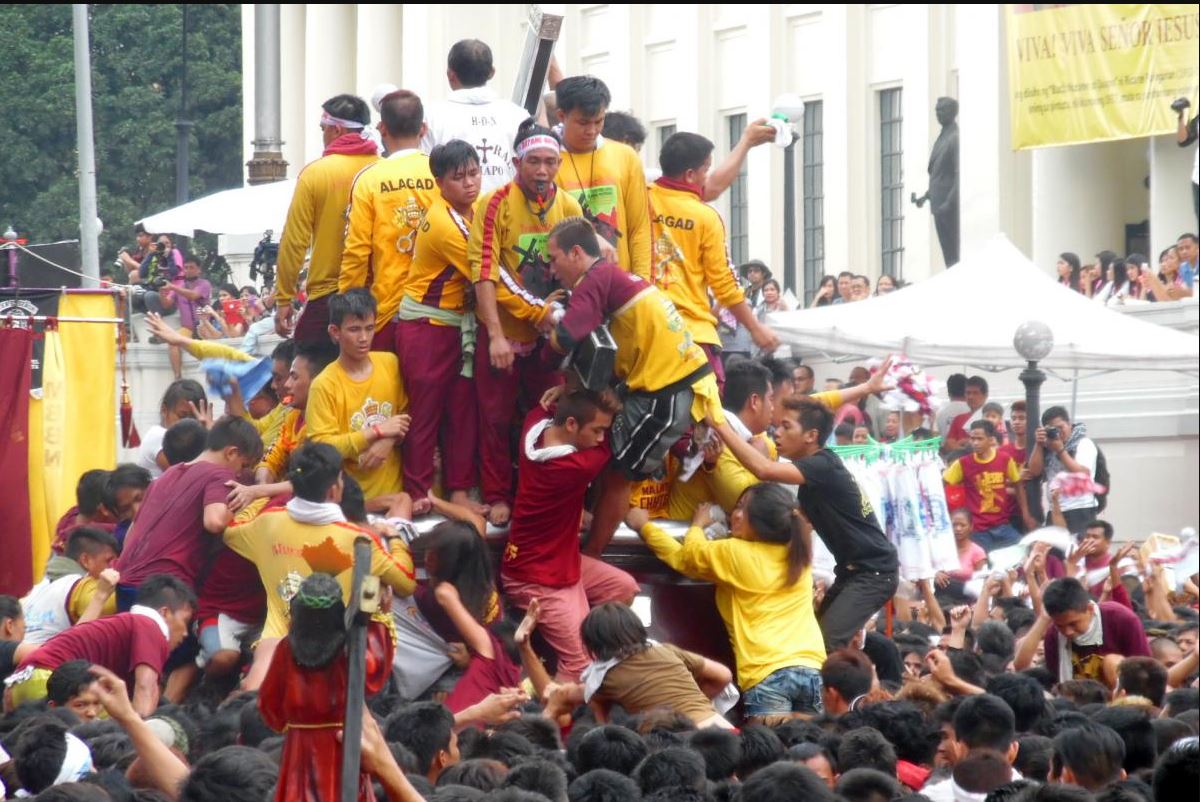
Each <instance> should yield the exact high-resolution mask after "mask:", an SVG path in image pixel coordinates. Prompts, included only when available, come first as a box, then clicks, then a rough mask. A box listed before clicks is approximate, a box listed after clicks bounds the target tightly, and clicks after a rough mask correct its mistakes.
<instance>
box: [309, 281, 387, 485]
mask: <svg viewBox="0 0 1200 802" xmlns="http://www.w3.org/2000/svg"><path fill="white" fill-rule="evenodd" d="M328 336H330V337H331V338H333V340H334V341H335V342H336V343H337V344H338V349H339V351H338V358H337V360H336V361H335V362H333V364H331V365H330V366H329V367H328V368H326V369H325V370H324V371H322V372H321V375H320V376H318V377H317V378H316V380H315V381H313V383H312V387H310V388H309V392H308V406H307V407H306V408H305V412H304V417H305V421H306V425H307V426H308V438H309V439H310V440H311V441H313V442H315V443H328V444H329V445H331V446H333V447H334V448H336V449H337V451H338V453H339V454H341V455H342V459H343V460H345V468H346V473H348V474H350V475H351V476H353V477H354V478H355V479H357V480H358V483H359V484H360V485H362V490H363V496H364V498H366V499H367V500H368V501H369V500H370V499H372V498H375V497H377V496H385V495H389V494H391V493H395V492H397V491H398V490H400V454H399V452H398V451H397V446H398V445H399V444H400V442H401V441H402V440H403V439H404V435H405V434H407V433H408V424H409V416H408V415H406V414H403V413H404V412H405V411H406V410H407V409H408V397H407V396H406V395H405V394H404V385H403V383H402V382H401V380H400V362H399V360H397V359H396V355H395V354H389V353H386V352H382V351H372V350H371V341H372V340H373V339H374V337H375V299H374V298H373V297H372V296H371V293H370V292H368V291H367V290H366V289H362V288H360V289H356V290H350V291H349V292H344V293H340V294H338V295H335V296H333V297H332V298H331V299H330V301H329V335H328Z"/></svg>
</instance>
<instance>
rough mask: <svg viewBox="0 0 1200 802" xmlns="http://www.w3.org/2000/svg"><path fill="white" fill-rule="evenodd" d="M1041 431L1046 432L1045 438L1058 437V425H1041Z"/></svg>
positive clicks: (1053, 438)
mask: <svg viewBox="0 0 1200 802" xmlns="http://www.w3.org/2000/svg"><path fill="white" fill-rule="evenodd" d="M1042 431H1043V432H1045V433H1046V439H1047V440H1057V439H1058V427H1057V426H1043V427H1042Z"/></svg>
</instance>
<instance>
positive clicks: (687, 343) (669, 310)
mask: <svg viewBox="0 0 1200 802" xmlns="http://www.w3.org/2000/svg"><path fill="white" fill-rule="evenodd" d="M655 294H656V295H657V296H658V300H659V303H661V304H662V307H663V313H664V316H665V317H666V319H667V330H668V331H673V332H675V333H677V334H682V335H683V336H682V338H681V339H680V342H679V348H678V350H679V356H680V357H681V358H685V357H687V353H688V351H690V350H691V349H692V346H693V345H694V344H695V343H694V341H693V340H692V333H691V332H690V331H688V329H687V325H686V324H685V323H684V322H683V316H682V315H680V314H679V310H678V309H676V308H675V304H674V303H672V302H671V299H670V298H668V297H667V296H666V294H665V293H661V292H659V293H655Z"/></svg>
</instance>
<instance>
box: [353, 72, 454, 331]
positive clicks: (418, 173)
mask: <svg viewBox="0 0 1200 802" xmlns="http://www.w3.org/2000/svg"><path fill="white" fill-rule="evenodd" d="M379 116H380V122H379V133H380V135H381V136H382V137H383V146H384V147H385V148H386V149H387V154H388V155H387V158H385V159H383V160H381V161H377V162H375V163H374V164H371V165H369V166H367V167H365V168H363V171H362V172H361V173H359V174H358V176H357V177H356V178H355V179H354V186H353V188H352V189H351V191H350V208H349V209H348V210H347V213H346V214H347V222H346V246H345V249H344V250H343V251H342V270H341V273H340V274H339V275H338V285H337V286H338V292H345V291H346V290H349V289H353V288H354V287H366V286H370V288H371V294H372V295H374V296H375V303H376V304H378V306H379V314H378V316H377V318H376V321H377V325H376V327H375V342H374V343H373V344H372V346H371V347H372V348H373V349H374V350H376V351H391V352H392V353H394V354H395V353H399V346H398V344H397V341H396V319H395V318H396V310H398V309H399V308H400V299H401V297H403V295H404V280H405V277H406V276H407V275H408V269H409V265H410V264H412V259H413V251H414V247H415V243H416V238H417V230H418V229H419V228H420V226H421V221H422V220H423V219H424V218H425V212H426V210H428V209H429V206H430V204H432V203H433V201H434V199H435V198H437V190H436V189H435V188H434V185H433V183H434V182H433V174H432V173H430V172H429V157H428V156H426V155H425V154H424V153H422V152H421V151H420V150H418V146H419V145H420V144H421V137H422V135H424V133H425V122H424V120H425V109H424V107H423V106H422V105H421V98H419V97H417V96H416V95H414V94H413V93H412V92H409V91H407V90H404V89H399V90H397V91H395V92H392V93H391V94H390V95H387V96H385V97H384V98H383V100H381V101H380V103H379Z"/></svg>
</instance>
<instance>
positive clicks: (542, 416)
mask: <svg viewBox="0 0 1200 802" xmlns="http://www.w3.org/2000/svg"><path fill="white" fill-rule="evenodd" d="M613 412H615V404H614V403H613V401H612V400H611V398H609V397H607V396H602V395H599V394H597V393H592V392H589V391H586V390H573V391H568V392H566V393H565V394H563V395H562V396H561V397H560V398H559V399H558V404H557V406H556V407H555V410H554V413H553V416H552V415H551V414H550V413H549V412H547V411H546V410H544V409H542V408H541V407H538V408H536V409H534V410H533V411H532V412H530V413H529V415H528V417H526V419H525V427H524V430H523V431H522V433H521V440H520V443H519V448H520V460H521V461H520V470H519V472H518V474H517V477H518V478H517V500H516V504H515V505H514V507H513V515H512V525H511V526H510V528H509V531H508V545H507V546H506V547H505V549H504V557H503V558H502V559H501V562H500V578H501V581H502V582H503V585H504V592H505V594H507V596H508V597H509V599H510V600H512V601H513V603H515V604H516V606H518V607H521V608H527V607H528V606H529V603H530V602H531V601H533V600H534V599H537V600H538V601H539V603H540V607H541V614H540V616H539V619H538V629H539V630H540V631H541V632H542V634H543V636H545V638H546V641H547V642H548V643H549V644H550V645H551V646H552V647H553V648H554V650H555V652H557V653H558V672H557V677H558V679H559V680H577V679H578V678H579V674H580V672H581V671H583V669H584V668H585V667H586V666H587V664H588V656H587V652H586V651H585V650H584V648H583V640H582V638H581V637H580V635H579V626H580V624H582V623H583V619H584V617H585V616H586V615H587V613H588V610H589V609H591V607H593V606H595V605H597V604H603V603H604V602H608V601H622V602H625V603H626V604H628V603H629V602H631V601H632V600H633V597H634V596H635V595H636V594H637V592H638V585H637V583H636V582H635V581H634V580H633V577H631V576H630V575H629V574H627V573H625V572H624V571H622V570H620V569H619V568H613V567H612V566H610V565H606V564H605V563H603V562H601V561H599V560H597V559H594V558H592V557H586V556H584V555H582V554H580V552H579V529H580V522H581V521H582V518H583V497H584V494H585V493H586V492H587V489H588V485H590V484H591V483H592V481H593V480H595V479H596V477H597V476H599V475H600V474H601V472H602V471H603V470H604V468H605V467H606V466H607V465H608V462H609V460H610V459H611V457H612V452H611V450H610V449H609V447H608V443H607V442H606V438H605V430H606V429H608V427H609V426H611V425H612V418H613Z"/></svg>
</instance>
